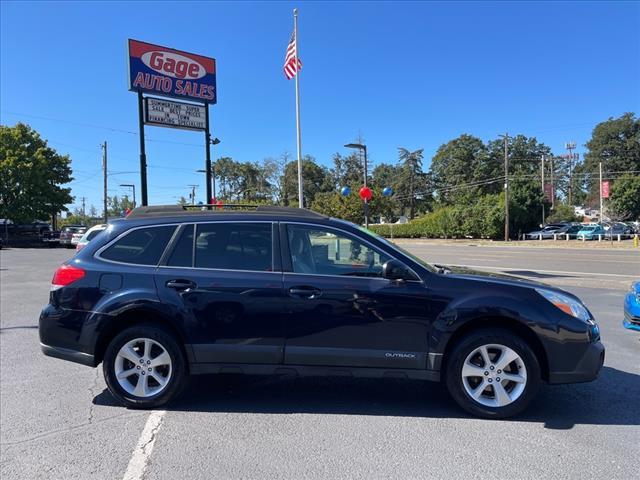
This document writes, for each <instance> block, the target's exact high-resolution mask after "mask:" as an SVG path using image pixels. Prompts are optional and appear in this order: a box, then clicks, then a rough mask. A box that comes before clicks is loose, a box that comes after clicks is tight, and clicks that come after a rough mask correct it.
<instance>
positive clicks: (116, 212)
mask: <svg viewBox="0 0 640 480" xmlns="http://www.w3.org/2000/svg"><path fill="white" fill-rule="evenodd" d="M133 208H134V207H133V202H132V201H131V200H130V199H129V197H128V196H127V195H124V196H122V197H118V196H117V195H114V196H113V197H107V212H108V214H109V217H111V218H114V217H120V216H121V215H122V212H126V211H127V210H128V209H129V210H133Z"/></svg>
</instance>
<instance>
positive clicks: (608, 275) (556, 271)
mask: <svg viewBox="0 0 640 480" xmlns="http://www.w3.org/2000/svg"><path fill="white" fill-rule="evenodd" d="M451 266H452V267H467V268H475V269H478V270H482V269H485V270H501V271H504V272H505V273H510V272H509V271H510V270H515V271H517V272H525V271H526V272H533V273H562V274H565V273H566V274H569V275H594V276H596V277H621V278H640V272H639V273H638V275H623V274H620V273H598V272H568V271H564V270H540V269H538V268H529V267H493V266H489V265H451ZM521 275H523V274H521Z"/></svg>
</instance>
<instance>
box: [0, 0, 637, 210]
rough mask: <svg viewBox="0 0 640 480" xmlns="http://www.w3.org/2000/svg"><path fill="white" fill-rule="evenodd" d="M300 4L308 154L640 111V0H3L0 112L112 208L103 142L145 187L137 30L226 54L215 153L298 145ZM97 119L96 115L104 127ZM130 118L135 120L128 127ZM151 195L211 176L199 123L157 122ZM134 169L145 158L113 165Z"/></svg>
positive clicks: (247, 154) (535, 129) (550, 138)
mask: <svg viewBox="0 0 640 480" xmlns="http://www.w3.org/2000/svg"><path fill="white" fill-rule="evenodd" d="M294 6H297V7H298V8H299V10H300V20H299V28H300V32H299V39H300V57H301V59H302V60H303V62H304V69H303V71H302V75H301V78H300V81H301V105H302V136H303V139H302V140H303V153H308V154H311V155H313V156H315V157H316V158H317V160H318V161H319V162H320V163H323V164H325V165H329V164H330V162H331V155H332V154H333V153H335V152H337V151H340V152H343V153H347V151H346V150H345V149H344V148H343V147H342V145H343V144H344V143H347V142H350V141H353V140H354V139H355V138H356V137H357V136H358V135H359V134H361V135H362V136H363V138H364V140H365V141H366V143H367V145H368V148H369V152H370V156H371V160H372V162H373V164H374V165H375V164H377V163H381V162H395V161H397V147H398V146H404V147H407V148H410V149H417V148H424V149H425V160H426V161H425V168H426V167H428V164H429V160H430V158H431V156H432V155H433V154H434V153H435V151H436V150H437V148H438V146H439V145H441V144H442V143H444V142H446V141H448V140H450V139H452V138H454V137H456V136H458V135H460V134H462V133H469V134H473V135H476V136H479V137H480V138H482V139H484V140H488V139H493V138H496V136H497V135H498V134H500V133H503V132H504V131H508V132H509V133H511V134H515V133H523V134H525V135H529V136H536V137H537V138H538V139H539V140H540V141H543V142H545V143H546V144H548V145H550V146H551V147H552V149H554V151H555V152H557V153H560V152H562V151H563V150H564V143H565V142H566V141H569V140H574V141H576V142H577V143H578V145H579V148H578V152H580V153H581V152H582V151H584V149H583V147H582V146H583V145H584V143H585V142H586V141H587V140H588V139H589V136H590V133H591V130H592V128H593V126H594V125H595V124H596V123H597V122H599V121H602V120H605V119H607V118H608V117H610V116H614V117H615V116H619V115H621V114H622V113H624V112H626V111H633V112H636V113H640V3H638V2H620V3H617V2H566V3H560V2H550V3H545V2H535V3H525V2H513V3H507V2H496V3H491V2H475V3H474V2H472V3H428V2H413V3H401V2H393V3H391V2H389V3H384V2H296V3H290V2H278V3H269V2H258V3H240V2H236V3H205V2H193V3H190V2H139V3H136V2H85V3H81V2H70V3H56V2H42V3H27V2H6V1H3V2H2V4H1V12H0V13H1V16H0V17H1V20H0V22H1V23H0V31H1V33H0V35H1V37H0V39H1V52H0V53H1V55H0V120H1V122H2V124H5V125H13V124H14V123H16V122H17V121H24V122H27V123H29V124H31V125H32V126H33V127H34V128H36V129H37V130H38V131H39V132H40V133H41V134H42V135H43V137H45V138H46V139H48V140H49V141H50V144H51V145H52V146H53V147H54V148H56V149H57V150H58V151H59V152H61V153H69V154H70V155H71V157H72V159H73V168H74V176H75V178H76V180H75V181H74V183H73V184H72V187H73V194H74V195H75V196H76V197H77V198H76V204H78V203H79V198H80V197H82V196H85V197H87V203H88V204H94V205H95V206H96V207H97V208H98V209H99V210H100V205H101V204H102V203H101V202H102V200H101V188H102V183H101V181H102V180H101V174H100V155H101V153H100V148H99V144H100V143H101V142H103V141H104V140H106V141H107V142H108V144H109V154H110V155H109V164H110V171H111V172H113V174H112V175H110V177H109V181H110V189H109V193H110V194H111V195H113V194H118V195H121V194H123V193H126V189H124V188H121V187H119V184H120V183H131V182H134V183H136V184H137V185H139V175H138V173H137V170H138V154H139V150H138V138H137V136H136V135H135V133H136V132H137V128H138V126H137V103H136V96H135V94H134V93H131V92H129V91H127V71H126V39H127V38H135V39H139V40H144V41H147V42H150V43H157V44H160V45H165V46H170V47H174V48H177V49H182V50H186V51H191V52H194V53H199V54H202V55H206V56H213V57H215V58H216V59H217V68H218V79H217V81H218V104H217V105H215V106H212V107H211V110H210V112H211V122H212V130H213V135H215V136H217V137H219V138H220V139H221V140H222V143H221V144H220V145H218V146H216V147H214V150H213V156H214V158H218V157H219V156H231V157H233V158H234V159H236V160H242V161H246V160H251V161H259V160H261V159H263V158H265V157H269V156H271V157H277V156H279V155H280V154H282V152H284V151H288V152H291V153H294V152H295V148H296V144H295V116H294V104H295V96H294V84H293V81H287V80H286V79H285V78H284V75H283V73H282V63H283V59H284V51H285V47H286V45H287V42H288V40H289V36H290V34H291V30H292V21H293V20H292V14H291V12H292V9H293V7H294ZM98 127H99V128H98ZM126 132H133V133H126ZM146 132H147V138H148V140H149V141H148V142H147V157H148V164H149V170H148V177H149V201H150V203H152V204H158V203H173V202H175V201H176V200H177V198H178V197H179V196H181V195H183V196H185V197H186V196H187V194H188V187H187V185H189V184H200V188H199V197H200V198H201V199H204V179H203V175H201V174H196V173H194V171H195V170H196V169H198V168H203V165H204V139H203V134H201V133H199V132H189V131H180V130H172V129H166V128H157V127H147V129H146ZM116 172H136V173H116Z"/></svg>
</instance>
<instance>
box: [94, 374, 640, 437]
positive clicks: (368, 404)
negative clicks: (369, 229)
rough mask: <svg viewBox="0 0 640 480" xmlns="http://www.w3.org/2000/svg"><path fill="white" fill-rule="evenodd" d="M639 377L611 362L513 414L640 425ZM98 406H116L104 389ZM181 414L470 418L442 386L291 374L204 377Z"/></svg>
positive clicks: (548, 389)
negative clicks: (591, 376)
mask: <svg viewBox="0 0 640 480" xmlns="http://www.w3.org/2000/svg"><path fill="white" fill-rule="evenodd" d="M638 398H640V375H634V374H631V373H628V372H623V371H621V370H617V369H615V368H611V367H604V368H603V370H602V372H601V375H600V378H598V379H597V380H596V381H594V382H591V383H584V384H576V385H556V386H554V385H543V386H541V388H540V391H539V394H538V396H537V397H536V398H535V399H534V400H533V402H532V403H531V405H530V406H529V408H528V409H527V410H526V411H525V413H524V414H522V415H520V416H518V417H515V418H511V419H508V421H516V422H538V423H544V426H545V428H549V429H558V430H565V429H571V428H573V427H574V426H575V425H580V424H590V425H594V424H595V425H640V415H638V411H637V399H638ZM93 403H94V404H97V405H104V406H117V405H118V403H117V402H116V400H115V399H114V398H113V397H112V396H111V394H110V393H109V392H108V391H107V390H104V391H103V392H101V393H99V394H98V395H96V397H95V398H94V400H93ZM166 409H167V410H169V411H180V412H190V411H192V412H225V413H263V414H264V413H269V414H292V413H308V414H337V415H385V416H397V417H425V418H471V417H470V416H469V415H467V414H466V413H465V412H464V411H462V410H461V409H460V408H459V407H458V406H457V405H456V404H455V403H454V401H453V400H452V399H451V397H450V396H449V394H448V393H447V391H446V388H445V387H444V385H442V384H437V383H430V382H420V381H413V380H398V379H354V378H341V377H332V378H292V377H254V376H244V375H202V376H195V377H193V378H192V380H191V382H190V384H189V386H188V387H187V388H186V389H185V391H184V392H183V393H182V395H181V396H180V397H179V398H178V399H177V400H176V401H174V402H173V403H171V404H170V405H168V406H167V407H166Z"/></svg>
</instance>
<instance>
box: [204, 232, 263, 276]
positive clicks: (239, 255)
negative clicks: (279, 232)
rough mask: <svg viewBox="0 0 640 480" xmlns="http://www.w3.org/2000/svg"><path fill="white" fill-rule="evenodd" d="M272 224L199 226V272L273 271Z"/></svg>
mask: <svg viewBox="0 0 640 480" xmlns="http://www.w3.org/2000/svg"><path fill="white" fill-rule="evenodd" d="M272 245H273V244H272V238H271V224H270V223H208V224H201V225H198V226H197V230H196V242H195V266H196V268H219V269H225V270H251V271H258V272H271V271H273V254H272V252H273V246H272Z"/></svg>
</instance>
